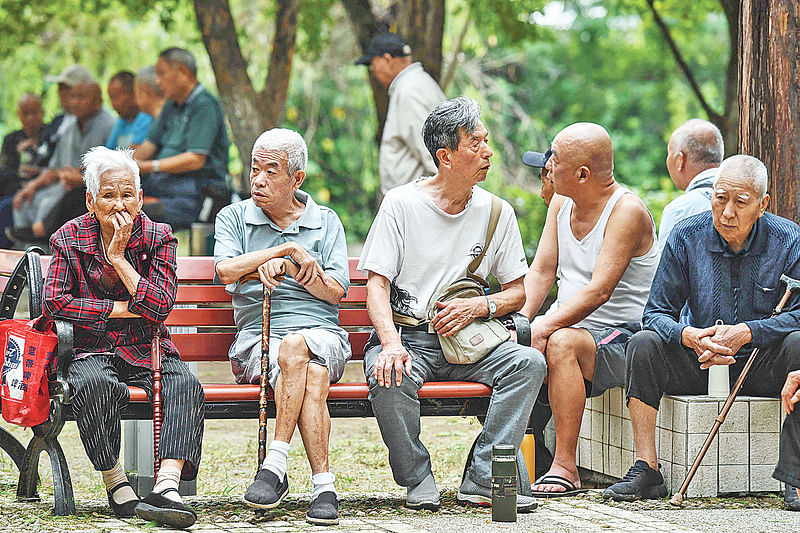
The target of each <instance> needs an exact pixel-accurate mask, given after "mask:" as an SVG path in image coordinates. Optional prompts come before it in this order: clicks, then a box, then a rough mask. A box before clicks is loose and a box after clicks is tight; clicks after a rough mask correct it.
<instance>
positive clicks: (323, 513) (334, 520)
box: [306, 490, 339, 526]
mask: <svg viewBox="0 0 800 533" xmlns="http://www.w3.org/2000/svg"><path fill="white" fill-rule="evenodd" d="M306 522H308V523H310V524H320V525H323V526H335V525H336V524H338V523H339V500H338V499H337V498H336V493H335V492H331V491H329V490H327V491H325V492H323V493H321V494H320V495H319V496H317V497H316V498H315V499H314V501H313V502H311V508H310V509H309V510H308V512H307V513H306Z"/></svg>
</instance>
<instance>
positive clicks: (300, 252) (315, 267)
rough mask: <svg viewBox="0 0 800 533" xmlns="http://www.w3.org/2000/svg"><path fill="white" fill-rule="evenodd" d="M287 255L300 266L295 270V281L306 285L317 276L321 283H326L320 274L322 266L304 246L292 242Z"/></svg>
mask: <svg viewBox="0 0 800 533" xmlns="http://www.w3.org/2000/svg"><path fill="white" fill-rule="evenodd" d="M293 244H294V243H293ZM289 257H291V258H292V261H294V262H295V264H297V266H298V267H299V268H300V270H299V271H298V272H297V276H295V278H294V279H295V281H297V283H299V284H300V285H303V286H306V285H308V284H309V283H311V282H312V281H314V278H316V277H319V279H320V280H322V283H324V284H325V285H327V284H328V282H327V281H326V280H325V276H323V275H322V267H321V266H319V263H317V262H316V261H315V260H314V258H313V257H311V254H309V253H308V252H307V251H306V249H305V248H303V247H302V246H300V245H298V244H294V246H292V247H291V249H290V250H289Z"/></svg>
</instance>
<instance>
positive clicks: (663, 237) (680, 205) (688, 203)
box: [658, 168, 719, 256]
mask: <svg viewBox="0 0 800 533" xmlns="http://www.w3.org/2000/svg"><path fill="white" fill-rule="evenodd" d="M717 170H719V168H709V169H707V170H704V171H703V172H701V173H699V174H698V175H697V176H695V177H694V178H692V181H690V182H689V186H688V187H686V192H685V193H683V194H681V195H680V196H678V197H677V198H675V199H674V200H672V201H671V202H670V203H668V204H667V205H666V207H664V211H663V212H662V213H661V225H660V226H659V228H658V255H659V256H660V255H662V253H663V252H664V246H665V245H666V244H667V237H669V234H670V232H671V231H672V228H673V227H674V226H675V224H677V223H678V222H680V221H681V220H683V219H685V218H689V217H690V216H692V215H696V214H698V213H702V212H703V211H708V210H710V209H711V193H712V190H711V189H712V187H713V186H714V182H715V181H716V179H717Z"/></svg>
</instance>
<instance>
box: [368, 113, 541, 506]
mask: <svg viewBox="0 0 800 533" xmlns="http://www.w3.org/2000/svg"><path fill="white" fill-rule="evenodd" d="M487 137H488V132H487V131H486V128H485V127H484V125H483V123H482V122H481V120H480V108H479V107H478V104H477V103H475V102H474V101H473V100H470V99H467V98H456V99H454V100H450V101H446V102H443V103H441V104H439V105H438V106H437V107H436V108H435V109H434V110H433V111H432V112H431V114H430V115H429V116H428V118H427V120H426V121H425V124H424V126H423V138H424V140H425V145H426V147H427V149H428V151H429V152H430V154H431V155H432V156H433V159H434V162H435V163H436V166H437V172H436V174H435V175H434V176H432V177H428V178H420V179H418V180H417V181H415V182H412V183H409V184H406V185H403V186H400V187H397V188H395V189H392V190H391V191H389V193H388V194H387V195H386V198H385V199H384V201H383V204H382V205H381V208H380V210H379V211H378V215H377V216H376V218H375V221H374V222H373V224H372V228H371V229H370V232H369V235H368V236H367V241H366V243H365V245H364V250H363V252H362V254H361V260H360V262H359V265H358V268H359V270H362V271H365V272H367V274H368V276H369V277H368V281H367V310H368V311H369V316H370V319H371V320H372V323H373V324H374V326H375V331H374V332H373V334H372V336H371V337H370V339H369V341H368V342H367V346H366V347H365V354H364V368H365V372H366V375H367V380H368V382H369V390H370V392H369V399H370V402H371V403H372V409H373V412H374V413H375V417H376V418H377V420H378V425H379V426H380V429H381V435H382V436H383V440H384V442H385V443H386V446H387V447H388V448H389V464H390V465H391V467H392V472H393V474H394V479H395V481H396V482H397V483H398V484H400V485H402V486H405V487H407V489H408V494H407V498H406V504H407V506H408V507H411V508H425V509H438V507H439V490H438V489H437V488H436V483H435V481H434V477H433V473H432V472H431V462H430V455H429V454H428V450H427V449H426V448H425V446H424V445H423V444H422V442H421V441H420V438H419V434H420V406H419V400H418V396H417V391H418V390H419V388H420V387H421V386H422V384H423V383H424V382H425V381H430V380H457V381H475V382H480V383H484V384H486V385H488V386H490V387H492V391H493V392H492V399H491V401H490V404H489V405H490V407H489V410H488V412H487V414H486V421H485V423H484V427H483V432H482V434H481V435H480V437H479V438H478V439H477V441H476V447H475V453H474V456H473V460H472V462H471V464H469V465H467V470H466V476H465V477H464V480H463V482H462V484H461V487H460V489H459V491H458V501H459V503H461V504H474V505H491V455H492V446H494V445H496V444H511V445H513V446H515V447H517V448H519V445H520V443H521V442H522V437H523V436H524V433H525V427H526V425H527V422H528V417H529V415H530V412H531V409H532V407H533V399H534V398H535V397H536V394H537V393H538V391H539V388H540V387H541V384H542V381H543V379H544V375H545V364H544V357H543V355H542V354H541V353H540V352H539V351H537V350H534V349H532V348H529V347H524V346H520V345H518V344H516V343H514V342H510V341H508V342H504V343H502V344H501V345H500V346H498V347H497V348H495V349H494V350H493V351H492V352H490V353H489V354H488V355H487V356H486V357H484V358H483V359H482V360H480V361H479V362H477V363H474V364H469V365H458V364H451V363H449V362H447V361H446V360H445V358H444V355H443V354H442V350H441V346H440V344H439V339H438V336H437V335H436V334H434V333H428V327H429V325H430V326H431V327H432V328H433V329H434V330H435V331H436V332H437V333H438V334H440V335H445V336H447V335H452V334H453V333H454V332H456V331H458V330H459V329H461V328H462V327H464V326H465V325H467V324H469V323H470V322H472V321H473V320H474V319H480V318H487V317H493V316H494V315H498V316H499V315H504V314H507V313H511V312H514V311H516V310H518V309H519V308H520V307H521V305H522V302H523V300H524V296H525V290H524V285H523V277H524V275H525V272H526V271H527V261H526V259H525V254H524V251H523V248H522V239H521V237H520V233H519V227H518V225H517V222H516V218H515V216H514V210H513V209H512V208H511V206H510V205H509V204H508V203H507V202H505V201H503V202H502V210H501V214H500V219H499V221H498V224H497V229H496V230H495V233H494V236H493V238H492V239H491V241H490V243H489V245H488V249H487V252H486V255H485V256H484V258H483V261H482V262H481V264H480V266H479V267H478V269H477V270H476V274H477V275H479V276H481V277H483V278H484V279H486V278H487V277H488V275H489V274H492V275H494V276H495V277H496V278H497V280H498V281H499V282H500V287H501V291H500V292H498V293H495V294H492V295H489V296H480V297H475V298H463V299H456V300H454V301H451V302H449V303H447V304H446V305H445V304H442V303H441V302H431V300H432V299H433V297H434V294H436V292H437V291H438V290H439V289H440V288H441V287H444V286H446V285H449V284H450V283H452V282H454V281H456V280H457V279H459V278H462V277H464V276H465V274H466V271H467V266H468V265H469V263H470V262H471V261H472V260H473V258H475V257H477V256H478V255H480V253H481V250H482V249H483V246H484V242H485V239H486V233H487V226H488V223H489V214H490V211H491V203H492V195H491V194H490V193H488V192H486V191H484V190H483V189H481V188H479V187H477V186H476V185H477V184H478V183H480V182H481V181H483V180H484V179H485V178H486V173H487V172H488V170H489V166H490V162H489V159H490V158H491V157H492V150H491V148H489V145H488V144H487ZM431 305H436V306H437V307H438V308H439V309H440V310H439V312H438V313H437V314H436V316H435V317H434V318H433V320H432V321H431V322H430V324H428V323H427V322H424V323H422V324H421V325H420V326H416V327H413V328H412V327H403V326H399V325H397V324H395V322H394V321H393V317H392V313H393V312H394V313H399V314H402V315H406V316H408V317H412V318H416V319H422V320H426V317H427V315H428V308H429V306H431ZM404 374H405V375H404ZM522 485H523V484H520V489H527V488H529V487H523V486H522ZM535 506H536V504H535V502H534V501H533V499H532V498H530V497H529V496H524V495H522V494H519V495H518V496H517V509H518V510H519V511H521V512H523V511H529V510H531V509H533V508H534V507H535Z"/></svg>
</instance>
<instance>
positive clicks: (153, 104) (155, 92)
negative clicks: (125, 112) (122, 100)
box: [133, 66, 167, 125]
mask: <svg viewBox="0 0 800 533" xmlns="http://www.w3.org/2000/svg"><path fill="white" fill-rule="evenodd" d="M133 94H134V96H135V98H136V105H137V106H139V109H141V110H142V111H144V112H145V113H147V114H148V115H150V117H152V118H153V119H155V118H158V116H159V115H160V114H161V108H163V107H164V102H166V101H167V99H166V98H164V93H163V91H162V90H161V87H159V86H158V77H157V76H156V68H155V67H154V66H148V67H144V68H143V69H142V70H140V71H139V72H138V73H137V74H136V81H135V83H134V85H133ZM151 125H152V123H151Z"/></svg>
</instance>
